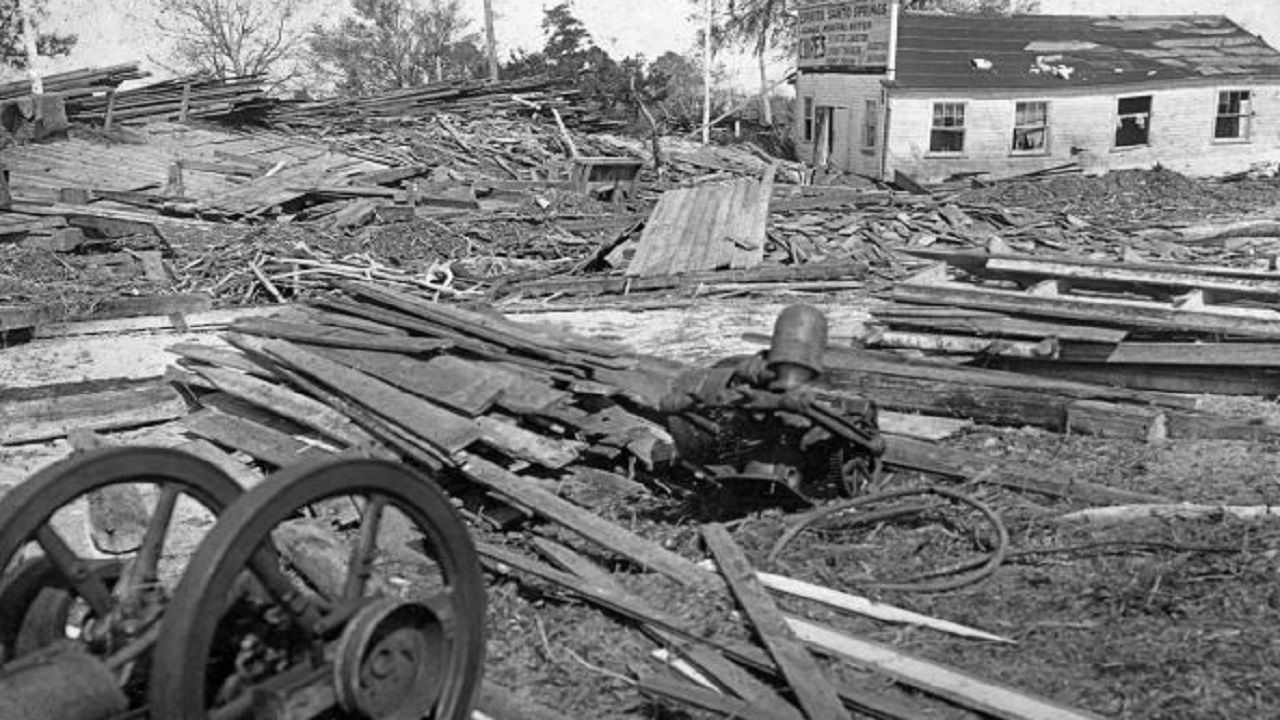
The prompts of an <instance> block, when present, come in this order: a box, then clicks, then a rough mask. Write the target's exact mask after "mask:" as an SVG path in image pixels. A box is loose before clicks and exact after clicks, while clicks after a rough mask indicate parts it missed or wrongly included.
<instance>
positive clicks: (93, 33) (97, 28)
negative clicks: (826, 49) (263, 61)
mask: <svg viewBox="0 0 1280 720" xmlns="http://www.w3.org/2000/svg"><path fill="white" fill-rule="evenodd" d="M312 1H313V2H314V4H315V11H316V13H317V16H319V17H326V16H327V17H333V16H334V15H335V14H336V13H337V12H339V11H341V10H343V9H345V8H347V7H349V2H350V0H312ZM156 2H157V0H48V3H49V7H50V11H51V14H52V16H53V17H52V24H53V25H54V26H55V27H57V28H58V29H60V30H63V31H68V32H74V33H76V34H77V35H79V37H80V41H79V43H78V45H77V47H76V50H75V52H74V53H73V54H72V56H71V57H70V58H65V59H59V60H57V61H54V62H52V63H50V67H49V68H48V71H49V72H58V71H65V70H69V69H74V68H81V67H88V66H101V65H110V64H115V63H122V62H129V61H132V60H139V61H142V62H143V65H144V67H147V68H148V69H151V70H153V71H155V70H157V69H158V68H157V66H156V65H155V64H154V63H151V62H149V61H148V55H157V54H158V49H159V48H160V47H161V46H162V44H163V38H161V37H160V36H159V35H158V34H157V33H156V32H155V31H154V24H153V21H152V19H151V18H152V17H153V15H152V13H153V9H154V7H155V4H156ZM462 3H463V7H464V10H465V12H466V13H467V14H468V15H470V16H471V17H472V18H474V19H475V26H476V28H477V29H480V28H481V27H482V26H481V23H480V18H481V17H482V12H483V0H462ZM719 3H720V5H722V6H723V5H725V4H726V3H725V2H724V0H719ZM493 4H494V9H495V11H496V13H497V15H498V19H497V21H496V33H497V36H498V44H499V48H500V53H501V54H502V55H503V56H505V55H506V54H507V52H508V51H510V50H512V49H525V50H536V49H538V48H540V47H541V46H542V42H543V37H542V28H541V19H542V11H543V8H544V7H549V6H551V5H554V4H556V1H555V0H550V1H544V0H493ZM1041 5H1042V9H1043V10H1044V11H1045V12H1048V13H1073V14H1090V15H1093V14H1097V15H1105V14H1117V15H1123V14H1153V13H1158V14H1165V15H1169V14H1194V13H1202V14H1213V15H1227V16H1229V17H1231V18H1232V19H1234V20H1235V21H1236V22H1238V23H1240V24H1241V25H1243V26H1244V27H1245V28H1246V29H1248V30H1250V31H1251V32H1254V33H1258V34H1261V35H1262V36H1263V37H1264V39H1266V40H1267V41H1268V42H1270V43H1271V44H1272V45H1273V46H1276V47H1280V12H1276V9H1275V8H1276V0H1156V1H1153V0H1041ZM695 10H696V8H695V6H694V4H693V3H691V2H690V0H574V2H573V11H574V14H575V15H576V16H577V17H578V18H579V19H580V20H582V22H583V24H584V25H585V26H586V27H587V30H588V31H590V32H591V34H592V37H593V38H594V40H595V42H596V44H597V45H599V46H600V47H602V48H604V49H605V50H607V51H608V52H609V53H610V54H611V55H613V56H614V57H618V58H621V57H624V56H628V55H634V54H637V53H641V54H643V55H645V57H647V58H649V59H653V58H656V57H658V56H659V55H661V54H662V53H664V52H666V51H668V50H675V51H677V52H688V51H691V50H692V49H693V45H694V42H695V38H696V37H697V22H696V21H695V20H694V19H693V17H692V16H693V14H694V12H695ZM721 62H723V63H724V65H725V66H726V69H727V70H728V71H729V80H728V81H729V82H730V83H732V84H734V85H737V86H740V87H744V88H745V87H750V86H751V84H752V83H754V82H756V70H755V66H754V62H753V61H752V60H751V59H750V58H747V57H744V56H742V55H741V54H737V55H735V56H727V57H724V58H721ZM786 70H787V65H786V63H785V62H776V63H774V64H772V66H771V68H770V73H771V76H773V77H774V78H777V77H781V76H782V75H783V74H784V73H785V72H786Z"/></svg>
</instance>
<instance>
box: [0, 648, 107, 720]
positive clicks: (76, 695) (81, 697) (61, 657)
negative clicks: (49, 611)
mask: <svg viewBox="0 0 1280 720" xmlns="http://www.w3.org/2000/svg"><path fill="white" fill-rule="evenodd" d="M128 704H129V701H128V699H127V698H126V697H125V695H124V692H122V691H121V690H120V687H119V686H118V684H117V680H116V677H115V675H114V674H113V673H112V672H111V671H110V670H109V669H108V668H107V666H106V665H103V664H102V663H101V662H99V661H98V660H97V659H96V658H94V657H93V656H91V655H89V654H88V653H86V652H85V651H84V650H83V649H81V648H80V647H78V646H75V645H70V644H65V643H64V644H61V645H51V646H46V647H45V648H43V649H41V650H38V651H36V652H34V653H32V654H30V655H27V656H25V657H23V658H21V659H20V660H18V661H17V662H12V663H9V664H8V665H5V666H4V667H3V668H0V718H4V720H50V719H51V718H57V719H58V720H108V719H109V718H113V717H116V716H118V715H119V714H120V713H123V712H124V711H125V710H127V709H128Z"/></svg>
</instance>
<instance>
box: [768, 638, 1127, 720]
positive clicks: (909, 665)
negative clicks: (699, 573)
mask: <svg viewBox="0 0 1280 720" xmlns="http://www.w3.org/2000/svg"><path fill="white" fill-rule="evenodd" d="M787 626H788V628H789V629H790V630H791V631H792V632H794V633H795V634H796V635H797V636H799V637H800V639H802V640H803V641H804V642H805V643H808V644H809V645H810V646H812V647H814V648H818V649H820V650H821V651H823V652H826V653H828V654H831V655H833V656H835V657H838V658H841V659H844V660H848V661H849V662H852V663H854V664H856V665H860V666H862V667H867V668H871V669H873V670H875V671H877V672H881V673H884V674H886V675H888V676H890V677H892V678H893V679H894V680H897V681H898V682H900V683H902V684H904V685H908V686H910V687H914V688H918V689H920V690H924V691H925V692H927V693H929V694H931V695H937V696H938V697H943V698H946V699H947V700H950V701H952V702H954V703H956V704H958V705H961V706H963V707H967V708H970V709H972V710H976V711H978V712H981V713H983V714H986V715H989V716H991V717H996V718H1003V720H1102V717H1101V716H1100V715H1095V714H1093V713H1091V712H1087V711H1084V710H1077V709H1074V708H1070V707H1067V706H1065V705H1061V704H1059V703H1056V702H1054V701H1052V700H1049V699H1045V698H1040V697H1036V696H1034V695H1030V694H1028V693H1024V692H1022V691H1019V690H1015V689H1013V688H1011V687H1008V686H1005V685H1001V684H998V683H994V682H990V681H987V680H983V679H981V678H978V677H976V676H974V675H970V674H968V673H965V672H961V671H959V670H956V669H954V668H951V667H948V666H946V665H942V664H940V663H935V662H932V661H930V660H925V659H923V658H920V657H916V656H913V655H909V654H907V653H905V652H903V651H901V650H898V649H896V648H892V647H889V646H888V645H881V644H879V643H874V642H871V641H868V640H863V639H861V638H856V637H853V636H851V635H846V634H844V633H839V632H836V631H835V630H832V629H830V628H826V627H823V626H821V625H818V624H816V623H813V622H810V621H808V620H802V619H800V618H795V617H789V618H787Z"/></svg>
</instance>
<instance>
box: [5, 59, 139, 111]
mask: <svg viewBox="0 0 1280 720" xmlns="http://www.w3.org/2000/svg"><path fill="white" fill-rule="evenodd" d="M148 74H149V73H146V72H143V71H142V70H141V69H139V67H138V63H136V62H133V63H123V64H120V65H111V66H108V67H104V68H84V69H81V70H72V71H71V72H65V73H55V74H53V75H45V76H44V77H43V78H41V81H42V82H43V83H44V91H45V92H46V93H58V94H60V95H62V96H63V97H65V98H68V99H71V98H76V97H79V96H82V95H92V94H94V93H99V92H106V91H107V90H110V89H112V88H115V87H117V86H119V85H120V84H121V83H123V82H125V81H127V80H140V79H142V78H145V77H147V75H148ZM30 94H31V81H30V80H15V81H13V82H7V83H0V102H2V101H4V100H14V99H17V98H21V97H26V96H27V95H30Z"/></svg>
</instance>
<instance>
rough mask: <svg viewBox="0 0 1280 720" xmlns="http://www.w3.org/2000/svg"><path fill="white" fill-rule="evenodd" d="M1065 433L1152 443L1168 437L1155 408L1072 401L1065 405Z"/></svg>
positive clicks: (1165, 423) (1164, 420) (1161, 413)
mask: <svg viewBox="0 0 1280 720" xmlns="http://www.w3.org/2000/svg"><path fill="white" fill-rule="evenodd" d="M1067 432H1071V433H1079V434H1081V435H1094V436H1096V437H1107V438H1124V439H1126V440H1139V441H1142V442H1147V443H1153V444H1154V443H1159V442H1164V441H1165V440H1167V439H1168V438H1169V423H1168V418H1167V416H1166V415H1165V412H1164V411H1163V410H1161V409H1159V408H1153V407H1141V406H1136V405H1120V404H1117V403H1109V402H1101V401H1098V400H1076V401H1075V402H1072V403H1071V404H1070V405H1068V406H1067Z"/></svg>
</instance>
